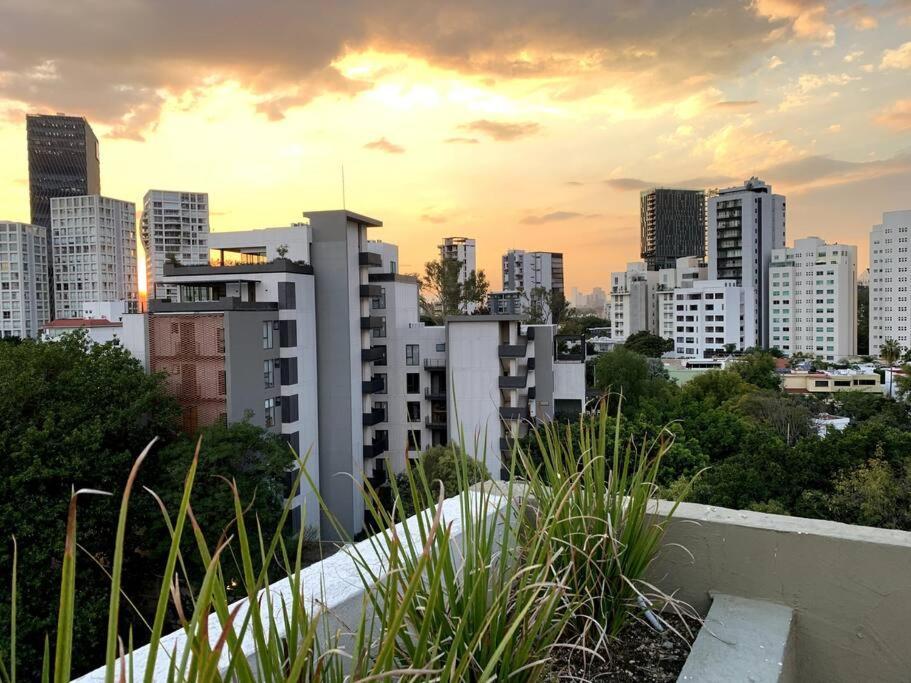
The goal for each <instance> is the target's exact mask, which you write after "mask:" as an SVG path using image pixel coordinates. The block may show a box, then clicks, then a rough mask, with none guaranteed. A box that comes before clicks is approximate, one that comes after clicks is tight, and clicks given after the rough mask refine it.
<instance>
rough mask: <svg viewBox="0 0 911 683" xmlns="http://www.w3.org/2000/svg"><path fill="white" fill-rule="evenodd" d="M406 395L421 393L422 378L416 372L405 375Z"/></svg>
mask: <svg viewBox="0 0 911 683" xmlns="http://www.w3.org/2000/svg"><path fill="white" fill-rule="evenodd" d="M405 393H406V394H419V393H421V376H420V375H419V374H418V373H416V372H409V373H407V374H406V375H405Z"/></svg>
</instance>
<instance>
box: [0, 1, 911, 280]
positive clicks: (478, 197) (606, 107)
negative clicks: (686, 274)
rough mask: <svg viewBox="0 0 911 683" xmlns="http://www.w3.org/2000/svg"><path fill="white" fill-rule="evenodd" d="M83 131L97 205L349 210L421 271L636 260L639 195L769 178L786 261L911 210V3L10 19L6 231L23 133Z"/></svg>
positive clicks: (204, 10)
mask: <svg viewBox="0 0 911 683" xmlns="http://www.w3.org/2000/svg"><path fill="white" fill-rule="evenodd" d="M54 112H65V113H68V114H74V115H83V116H85V117H86V118H88V120H89V121H90V123H91V124H92V127H93V128H94V130H95V132H96V134H97V135H98V136H99V138H100V145H101V165H102V166H101V182H102V188H101V189H102V193H103V194H105V195H107V196H111V197H115V198H118V199H126V200H130V201H135V202H136V203H137V204H141V201H142V196H143V194H144V193H145V192H146V190H148V189H150V188H157V189H179V190H187V191H196V192H208V193H209V196H210V206H211V211H212V215H211V222H212V229H213V230H231V229H247V228H253V227H267V226H280V225H288V224H289V223H291V222H294V221H298V220H300V218H301V213H302V212H303V211H308V210H319V209H332V208H340V207H341V205H342V202H343V196H342V168H343V167H344V178H345V197H344V199H345V203H346V205H347V208H349V209H351V210H353V211H357V212H359V213H364V214H367V215H370V216H373V217H376V218H380V219H381V220H383V221H384V224H385V225H384V227H383V228H378V229H375V230H372V231H371V238H377V239H383V240H386V241H391V242H395V243H398V244H399V247H400V269H401V270H402V271H403V272H417V271H419V270H422V269H423V264H424V262H425V261H427V260H429V259H431V258H434V257H435V255H436V254H435V246H436V245H437V244H438V243H439V242H440V240H441V238H442V237H444V236H448V235H466V236H471V237H474V238H476V239H477V241H478V265H479V267H481V268H483V269H485V270H486V271H487V274H488V278H489V279H490V281H491V283H492V286H493V288H494V289H497V288H499V286H500V284H501V283H500V268H499V262H500V260H499V259H500V256H501V255H502V253H503V252H504V251H505V250H506V249H509V248H521V249H527V250H543V251H562V252H563V253H564V258H565V268H566V280H567V282H566V285H567V287H579V288H580V289H583V290H588V289H591V288H592V287H594V286H602V287H607V286H608V282H609V277H610V272H611V271H613V270H621V269H623V268H624V266H625V264H626V263H627V262H628V261H634V260H637V259H638V258H639V228H638V225H639V216H638V212H639V192H640V190H642V189H643V188H646V187H648V186H651V185H655V184H660V185H665V186H679V187H694V188H703V187H727V186H731V185H735V184H739V183H740V182H742V181H743V180H744V179H746V178H748V177H750V176H753V175H756V176H759V177H761V178H763V179H764V180H765V181H766V182H768V183H770V184H771V185H772V186H773V189H774V190H775V191H776V192H781V193H784V194H786V195H787V197H788V217H787V222H788V242H789V243H790V242H791V241H793V240H794V239H796V238H800V237H805V236H808V235H817V236H819V237H822V238H824V239H826V240H829V241H839V242H843V243H848V244H856V245H858V247H859V252H858V258H859V263H860V270H863V269H864V268H865V267H866V265H867V260H868V256H867V241H868V233H869V230H870V227H871V226H872V225H873V224H875V223H877V222H879V220H880V218H881V214H882V212H883V211H889V210H896V209H909V208H911V0H882V1H881V2H872V1H871V2H854V1H851V0H848V1H845V2H832V3H828V2H817V1H813V0H752V1H738V0H715V1H714V2H710V1H707V0H674V2H667V1H662V0H638V1H636V2H632V1H612V0H561V1H560V2H552V1H545V0H524V1H520V0H497V2H490V1H489V0H484V1H481V0H459V1H448V0H440V1H439V2H433V3H427V2H406V1H404V0H384V2H375V1H374V2H368V1H367V0H346V1H344V2H329V1H326V2H312V1H307V0H278V1H275V0H261V1H259V2H251V1H250V0H217V1H216V0H70V1H69V2H59V1H58V0H0V219H3V220H18V221H28V219H29V209H28V167H27V160H26V138H25V114H26V113H54Z"/></svg>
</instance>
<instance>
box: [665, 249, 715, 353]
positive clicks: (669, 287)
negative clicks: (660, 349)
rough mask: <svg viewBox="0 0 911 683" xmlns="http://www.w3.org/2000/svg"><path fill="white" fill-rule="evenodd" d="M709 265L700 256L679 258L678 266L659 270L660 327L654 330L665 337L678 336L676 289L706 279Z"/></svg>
mask: <svg viewBox="0 0 911 683" xmlns="http://www.w3.org/2000/svg"><path fill="white" fill-rule="evenodd" d="M707 272H708V267H707V266H706V263H705V261H704V260H703V259H702V258H700V257H698V256H685V257H683V258H678V259H677V261H676V268H662V269H661V270H659V271H658V285H657V288H656V291H655V310H656V316H657V319H658V320H657V323H658V327H657V329H656V330H653V333H654V334H657V335H658V336H659V337H662V338H663V339H674V338H675V337H676V334H675V332H676V324H677V315H676V306H675V304H674V290H675V289H685V288H688V287H692V286H693V283H694V282H696V281H697V280H705V279H706V274H707Z"/></svg>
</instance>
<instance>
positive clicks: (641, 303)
mask: <svg viewBox="0 0 911 683" xmlns="http://www.w3.org/2000/svg"><path fill="white" fill-rule="evenodd" d="M657 287H658V273H657V272H656V271H654V270H647V269H646V266H645V261H632V262H630V263H628V264H626V270H625V271H617V272H614V273H611V290H610V295H611V315H612V316H613V317H612V318H611V327H612V334H611V336H612V338H613V339H615V340H618V341H621V342H622V341H623V340H625V339H626V338H627V337H629V336H630V335H632V334H635V333H636V332H641V331H643V330H648V331H650V332H656V331H657V329H658V312H657V311H656V305H655V292H656V290H657Z"/></svg>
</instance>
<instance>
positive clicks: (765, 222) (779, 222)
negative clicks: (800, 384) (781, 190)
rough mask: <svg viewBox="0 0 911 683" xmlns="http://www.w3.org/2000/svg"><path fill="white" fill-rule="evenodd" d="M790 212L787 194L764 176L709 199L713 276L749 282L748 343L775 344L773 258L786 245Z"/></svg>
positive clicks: (742, 284)
mask: <svg viewBox="0 0 911 683" xmlns="http://www.w3.org/2000/svg"><path fill="white" fill-rule="evenodd" d="M785 212H786V203H785V198H784V196H782V195H778V194H773V193H772V188H771V186H770V185H767V184H766V183H764V182H763V181H762V180H759V179H758V178H750V179H749V180H747V181H746V182H745V183H744V184H743V185H742V186H738V187H729V188H726V189H723V190H719V192H718V194H717V195H715V196H713V197H711V198H710V199H709V201H708V267H709V272H708V278H709V280H732V281H734V282H735V283H736V284H737V286H739V287H742V288H743V294H744V321H743V322H744V334H743V345H744V348H747V347H754V346H762V347H767V346H768V345H769V315H768V312H769V298H768V297H769V287H768V273H769V263H770V262H771V259H772V250H773V249H780V248H783V247H784V246H785Z"/></svg>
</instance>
